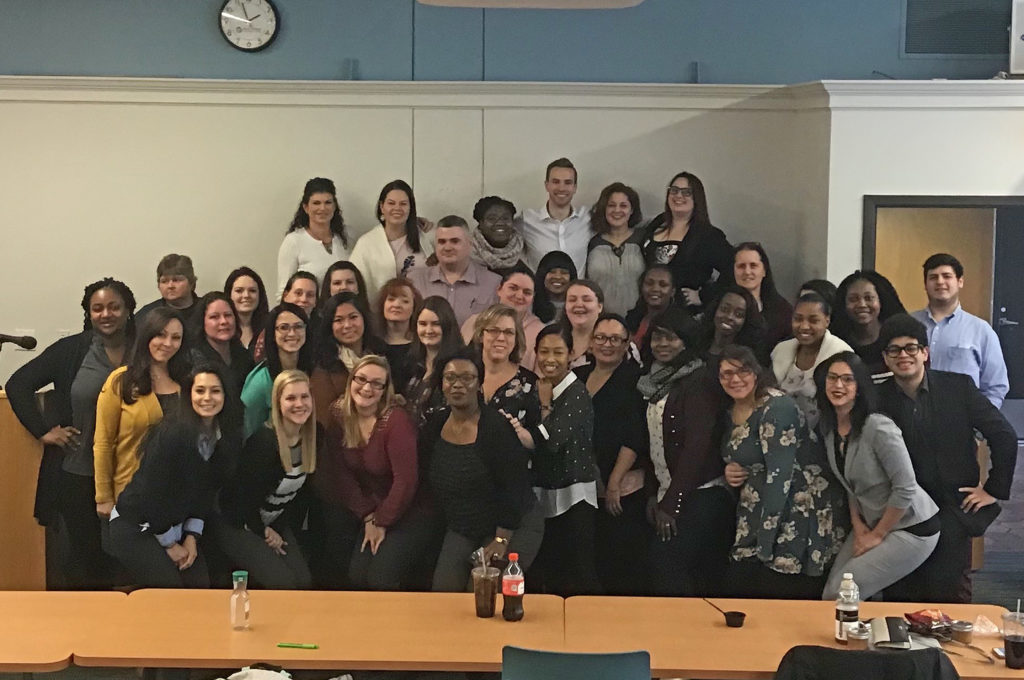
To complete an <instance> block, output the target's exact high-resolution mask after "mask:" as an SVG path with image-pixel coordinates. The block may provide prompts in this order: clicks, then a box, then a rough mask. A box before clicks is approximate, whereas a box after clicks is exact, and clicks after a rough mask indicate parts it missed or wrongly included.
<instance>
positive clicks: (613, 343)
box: [590, 319, 629, 367]
mask: <svg viewBox="0 0 1024 680" xmlns="http://www.w3.org/2000/svg"><path fill="white" fill-rule="evenodd" d="M628 348H629V331H628V330H627V329H626V327H625V326H623V325H622V324H621V323H619V322H618V321H616V320H615V319H605V320H604V321H598V322H597V325H596V326H594V335H593V336H591V338H590V351H591V352H592V353H593V355H594V359H595V361H597V364H598V365H599V366H605V367H611V366H618V365H619V364H621V363H622V360H623V359H624V358H625V357H626V350H627V349H628Z"/></svg>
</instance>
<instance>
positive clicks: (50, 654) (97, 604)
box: [0, 592, 128, 673]
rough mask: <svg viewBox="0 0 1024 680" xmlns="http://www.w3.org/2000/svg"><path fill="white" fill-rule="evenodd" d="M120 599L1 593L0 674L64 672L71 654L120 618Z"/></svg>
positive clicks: (111, 594)
mask: <svg viewBox="0 0 1024 680" xmlns="http://www.w3.org/2000/svg"><path fill="white" fill-rule="evenodd" d="M127 602H128V598H127V597H126V596H125V594H124V593H115V592H104V593H72V592H50V593H46V592H0V672H4V673H16V672H18V673H20V672H47V671H59V670H62V669H64V668H67V667H68V665H69V664H70V663H71V657H72V655H73V654H74V652H75V650H77V649H79V648H80V647H81V646H82V645H83V644H85V641H86V640H87V639H88V638H91V637H94V636H96V635H97V634H102V631H103V629H104V628H105V626H106V625H107V622H108V621H110V620H112V619H116V618H118V617H121V616H122V615H123V614H122V609H123V607H124V605H126V604H127Z"/></svg>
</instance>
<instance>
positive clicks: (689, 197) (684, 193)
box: [666, 177, 693, 215]
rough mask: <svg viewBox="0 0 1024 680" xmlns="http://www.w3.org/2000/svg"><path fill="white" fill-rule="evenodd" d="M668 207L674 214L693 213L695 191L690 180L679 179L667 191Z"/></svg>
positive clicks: (673, 181)
mask: <svg viewBox="0 0 1024 680" xmlns="http://www.w3.org/2000/svg"><path fill="white" fill-rule="evenodd" d="M666 194H667V196H666V199H667V200H668V207H669V209H670V210H671V211H672V213H673V214H679V215H689V214H691V213H692V212H693V189H692V188H690V180H688V179H686V178H685V177H677V178H676V179H674V180H672V184H671V185H669V188H668V189H667V191H666Z"/></svg>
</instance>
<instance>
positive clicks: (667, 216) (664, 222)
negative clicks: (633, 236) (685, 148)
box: [651, 170, 711, 232]
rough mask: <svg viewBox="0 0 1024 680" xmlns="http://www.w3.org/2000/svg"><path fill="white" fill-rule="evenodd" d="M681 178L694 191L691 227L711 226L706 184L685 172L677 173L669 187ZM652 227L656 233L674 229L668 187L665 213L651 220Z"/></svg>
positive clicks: (690, 173)
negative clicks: (705, 190)
mask: <svg viewBox="0 0 1024 680" xmlns="http://www.w3.org/2000/svg"><path fill="white" fill-rule="evenodd" d="M680 177H682V178H685V179H686V181H688V182H689V183H690V189H691V190H693V214H692V215H690V225H691V226H692V225H695V224H699V225H710V224H711V217H710V216H709V215H708V197H707V194H706V193H705V192H704V182H701V181H700V178H699V177H697V175H695V174H693V173H692V172H686V171H685V170H684V171H683V172H678V173H676V174H675V176H674V177H673V178H672V179H670V180H669V182H668V186H672V182H675V181H676V180H677V179H679V178H680ZM651 226H652V227H654V231H656V232H657V231H664V230H665V229H670V228H671V227H672V207H671V206H670V205H669V203H668V187H665V212H663V213H662V214H660V215H658V216H657V217H655V218H654V219H653V220H651Z"/></svg>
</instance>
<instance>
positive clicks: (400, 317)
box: [374, 278, 423, 385]
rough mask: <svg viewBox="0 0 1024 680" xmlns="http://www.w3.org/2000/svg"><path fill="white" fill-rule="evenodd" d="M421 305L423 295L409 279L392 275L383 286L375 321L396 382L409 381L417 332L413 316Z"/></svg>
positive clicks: (385, 355)
mask: <svg viewBox="0 0 1024 680" xmlns="http://www.w3.org/2000/svg"><path fill="white" fill-rule="evenodd" d="M422 306H423V296H422V295H420V292H419V291H418V290H416V287H415V286H413V285H412V281H410V280H409V279H403V278H395V279H391V280H390V281H388V282H387V283H385V284H384V285H383V286H381V289H380V293H379V294H378V296H377V305H376V307H375V308H374V312H375V313H376V319H375V321H376V324H377V328H378V329H380V337H381V340H382V341H383V343H384V347H383V349H384V358H385V359H387V360H388V364H389V365H390V366H391V375H392V377H393V379H394V381H395V384H396V385H405V384H406V383H407V382H409V373H410V368H409V349H410V348H411V347H412V339H413V337H414V336H415V335H416V329H415V328H413V325H414V323H413V318H414V317H415V316H416V312H418V311H419V310H420V307H422Z"/></svg>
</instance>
